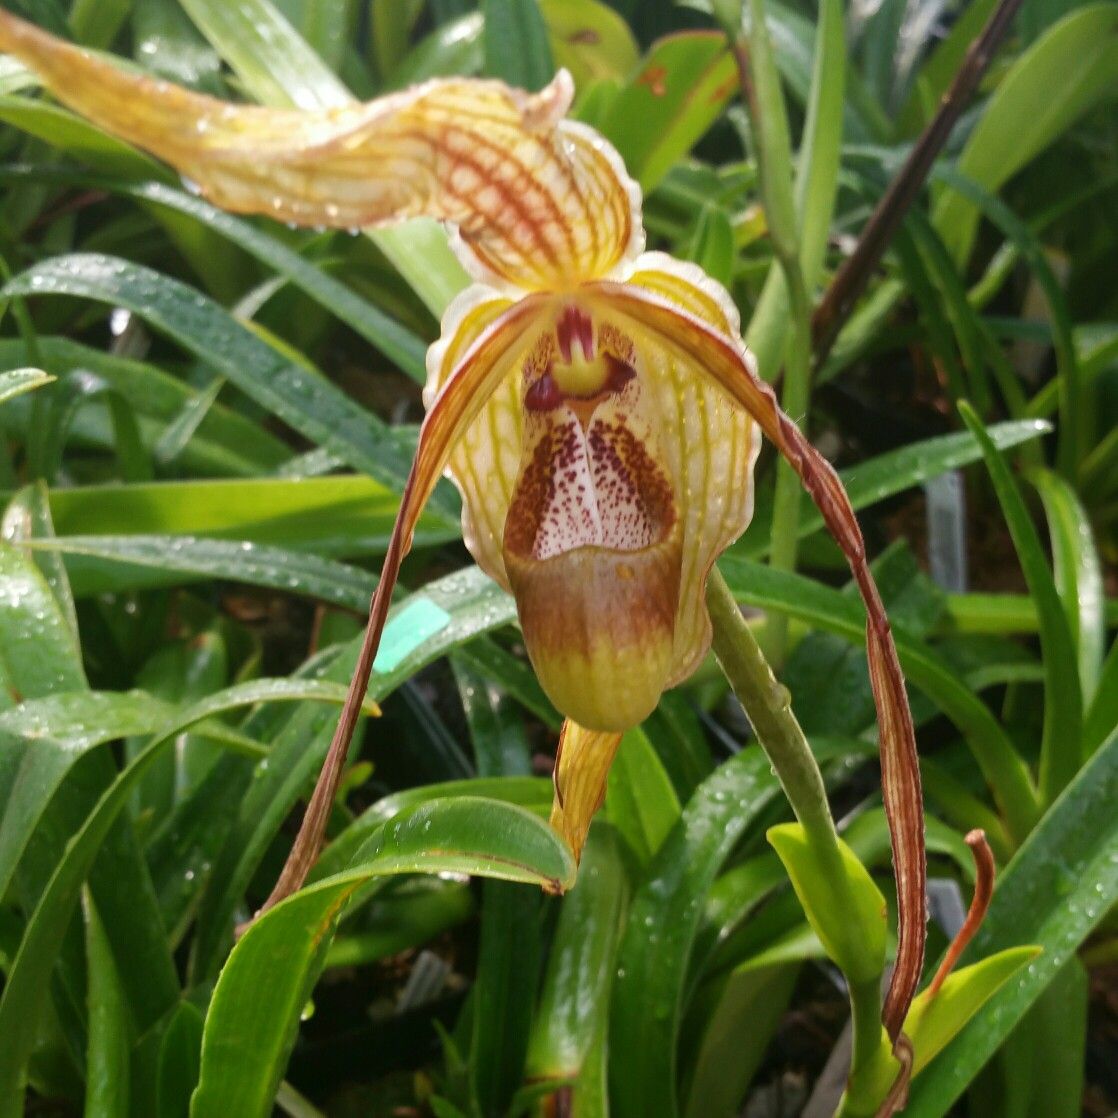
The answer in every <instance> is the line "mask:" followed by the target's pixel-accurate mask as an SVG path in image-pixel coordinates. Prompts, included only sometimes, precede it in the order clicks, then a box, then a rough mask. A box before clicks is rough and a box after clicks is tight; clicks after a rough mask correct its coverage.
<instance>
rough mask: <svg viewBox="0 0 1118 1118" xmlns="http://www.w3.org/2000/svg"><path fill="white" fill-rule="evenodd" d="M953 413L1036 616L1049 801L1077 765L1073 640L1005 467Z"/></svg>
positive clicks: (966, 411) (1078, 711)
mask: <svg viewBox="0 0 1118 1118" xmlns="http://www.w3.org/2000/svg"><path fill="white" fill-rule="evenodd" d="M959 414H960V415H961V416H962V417H963V421H964V422H965V423H966V425H967V427H968V428H969V429H970V432H971V434H972V435H974V437H975V438H976V439H978V442H979V445H980V446H981V447H982V453H983V456H984V457H985V459H986V467H987V469H988V470H989V471H990V478H991V480H992V481H993V483H994V491H995V493H997V495H998V503H999V504H1000V505H1001V507H1002V514H1003V515H1004V516H1005V519H1006V524H1007V525H1008V526H1009V534H1010V536H1012V538H1013V546H1014V547H1015V548H1016V550H1017V556H1018V559H1019V560H1020V562H1021V570H1022V571H1023V572H1024V575H1025V581H1026V582H1027V583H1028V585H1029V593H1030V594H1031V595H1032V597H1033V600H1034V601H1035V602H1036V606H1037V614H1038V616H1039V618H1040V644H1041V653H1042V657H1043V661H1044V731H1043V737H1042V740H1041V747H1040V750H1041V752H1040V788H1041V793H1042V795H1043V796H1044V798H1045V799H1046V800H1048V801H1051V800H1053V799H1055V797H1056V795H1057V794H1058V793H1059V792H1060V790H1061V789H1062V788H1063V787H1064V785H1066V784H1067V782H1068V781H1069V780H1070V779H1071V777H1072V776H1073V775H1074V773H1075V771H1076V769H1077V768H1078V767H1079V750H1078V749H1077V748H1076V747H1075V744H1076V743H1078V742H1079V741H1080V740H1081V732H1082V726H1083V698H1082V694H1081V691H1080V685H1079V676H1078V673H1077V671H1076V664H1077V658H1076V651H1075V645H1074V644H1073V642H1072V636H1071V630H1070V628H1069V626H1068V621H1067V617H1066V616H1065V614H1064V611H1063V608H1062V606H1061V604H1060V597H1059V594H1058V593H1057V592H1056V585H1055V582H1054V581H1053V579H1052V572H1051V571H1050V570H1049V568H1048V561H1047V559H1046V558H1045V555H1044V549H1043V548H1042V547H1041V543H1040V539H1039V537H1038V536H1037V531H1036V528H1035V527H1034V525H1033V522H1032V520H1031V519H1030V517H1029V513H1028V510H1027V509H1026V508H1025V502H1024V500H1023V498H1022V497H1021V492H1020V490H1019V489H1018V488H1017V484H1016V482H1015V481H1014V480H1013V476H1012V474H1011V473H1010V471H1009V467H1008V466H1007V465H1006V463H1005V460H1004V459H1003V458H1002V456H1001V455H1000V454H999V453H998V451H997V450H996V449H995V448H994V445H993V444H992V443H991V442H990V440H989V437H988V436H987V434H986V432H985V430H984V428H983V426H982V422H981V420H979V418H978V416H976V415H975V414H974V412H973V410H972V409H971V408H970V406H969V405H968V404H967V403H965V402H960V404H959Z"/></svg>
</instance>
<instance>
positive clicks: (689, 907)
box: [609, 750, 780, 1118]
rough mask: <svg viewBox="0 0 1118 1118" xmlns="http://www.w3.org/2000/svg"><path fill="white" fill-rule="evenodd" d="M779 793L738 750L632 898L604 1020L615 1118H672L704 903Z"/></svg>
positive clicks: (705, 787)
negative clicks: (687, 987) (658, 1117)
mask: <svg viewBox="0 0 1118 1118" xmlns="http://www.w3.org/2000/svg"><path fill="white" fill-rule="evenodd" d="M779 788H780V786H779V784H778V783H777V780H776V777H775V776H773V775H772V773H771V772H770V771H769V764H768V759H767V758H766V757H765V756H764V754H763V753H761V751H760V750H745V751H743V752H741V753H739V754H738V755H737V756H736V757H733V758H732V759H731V760H729V761H727V762H726V763H725V764H724V765H722V766H721V767H720V768H719V769H716V770H715V772H714V773H713V774H712V775H711V776H710V777H708V778H707V780H705V781H704V782H703V783H702V784H701V785H700V786H699V788H698V789H697V791H696V792H695V794H694V796H693V797H692V798H691V800H690V801H689V802H688V804H687V805H686V807H685V808H684V810H683V815H682V816H681V818H680V820H679V822H678V823H677V824H676V826H675V827H674V828H673V830H672V832H671V834H670V835H669V836H668V837H667V839H666V840H665V841H664V844H663V845H662V846H661V847H660V850H659V852H658V853H657V855H656V856H655V858H654V859H653V861H652V864H651V865H650V867H649V870H648V874H647V876H646V878H645V880H644V882H643V883H642V885H641V886H640V888H639V889H638V890H637V892H636V894H635V895H634V897H633V902H632V905H631V907H630V912H629V920H628V924H627V926H626V930H625V934H624V936H623V937H622V941H621V946H620V948H619V950H618V960H617V968H618V969H617V981H616V984H615V989H614V995H613V1011H612V1014H611V1020H610V1036H609V1052H610V1063H611V1066H612V1079H613V1084H614V1096H615V1097H614V1099H613V1102H614V1104H615V1105H614V1107H613V1110H612V1112H613V1113H614V1114H615V1115H616V1116H617V1118H630V1116H632V1118H637V1116H640V1118H647V1115H649V1114H663V1115H669V1114H675V1113H676V1102H675V1100H676V1098H677V1083H676V1049H677V1039H678V1031H679V1026H680V1020H681V1017H682V1010H683V995H684V983H685V979H686V975H687V965H688V961H689V959H690V955H691V947H692V944H693V943H694V939H695V935H696V933H697V931H698V928H699V923H700V920H701V918H702V899H703V898H704V897H705V896H706V893H707V890H708V889H709V888H710V885H711V883H712V882H713V881H714V878H715V876H716V875H717V873H718V871H719V869H720V868H721V866H722V864H723V862H724V861H725V860H726V858H727V857H728V855H729V853H730V851H731V850H732V849H733V847H734V844H735V843H736V842H737V840H738V839H739V838H740V837H741V836H742V834H743V833H744V832H745V830H746V829H747V827H749V825H750V824H751V823H753V822H754V821H755V820H756V818H757V816H758V814H759V813H760V812H762V811H763V810H764V808H765V807H766V806H767V805H768V804H769V803H770V802H771V801H772V800H773V799H774V798H775V797H776V796H777V794H778V793H779Z"/></svg>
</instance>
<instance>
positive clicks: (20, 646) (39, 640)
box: [0, 543, 86, 707]
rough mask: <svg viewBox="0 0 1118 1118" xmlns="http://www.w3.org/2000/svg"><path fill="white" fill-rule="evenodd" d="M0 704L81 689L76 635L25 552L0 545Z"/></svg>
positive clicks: (6, 544) (12, 703)
mask: <svg viewBox="0 0 1118 1118" xmlns="http://www.w3.org/2000/svg"><path fill="white" fill-rule="evenodd" d="M0 681H2V682H3V685H4V692H3V694H2V695H0V706H5V707H6V706H12V705H14V704H16V703H21V702H23V701H24V700H25V699H34V698H38V697H39V696H41V695H46V694H49V693H50V692H57V691H78V690H81V689H83V688H84V687H85V685H86V683H85V672H84V670H83V669H82V661H81V652H80V650H79V649H78V646H77V636H76V634H75V633H73V632H72V631H71V629H70V627H69V626H68V625H67V624H66V620H65V618H64V617H63V615H62V614H61V612H60V611H59V610H58V609H57V608H56V605H55V599H54V595H53V594H52V593H51V588H50V586H49V585H48V583H47V581H46V579H45V578H44V577H43V575H42V573H41V572H40V570H39V568H38V567H37V566H36V565H35V563H34V561H33V560H32V559H31V558H30V556H29V555H28V554H27V552H26V551H25V550H23V549H22V548H18V547H13V546H12V545H11V544H8V543H0Z"/></svg>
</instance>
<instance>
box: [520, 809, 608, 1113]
mask: <svg viewBox="0 0 1118 1118" xmlns="http://www.w3.org/2000/svg"><path fill="white" fill-rule="evenodd" d="M628 900H629V882H628V879H627V877H626V873H625V866H624V861H623V858H622V854H621V848H620V844H619V843H618V840H617V835H616V834H615V832H614V831H613V830H612V828H611V827H609V826H608V825H604V824H603V823H601V822H599V823H595V824H594V826H593V827H592V828H591V830H590V835H589V838H588V840H587V843H586V848H585V849H584V850H583V852H582V861H581V863H580V865H579V873H578V888H577V889H573V890H572V891H571V892H570V893H569V894H568V895H567V896H566V897H564V898H563V907H562V910H561V911H560V913H559V923H558V925H557V926H556V929H555V936H554V938H553V940H552V943H551V950H550V952H549V954H548V964H547V970H546V973H545V976H544V984H543V991H542V993H541V994H540V1000H539V1005H538V1008H537V1010H536V1014H535V1019H534V1022H533V1026H532V1035H531V1039H530V1041H529V1045H528V1059H527V1063H526V1066H525V1069H524V1074H525V1078H526V1079H528V1080H530V1081H536V1080H544V1081H547V1080H550V1081H553V1082H554V1081H557V1080H558V1081H562V1080H565V1079H568V1078H571V1079H574V1081H575V1085H574V1094H575V1095H576V1096H579V1097H578V1098H577V1100H576V1102H575V1113H578V1114H585V1113H593V1112H594V1111H595V1105H594V1104H590V1103H589V1100H587V1099H586V1098H585V1097H584V1096H586V1095H589V1094H590V1093H592V1092H595V1088H597V1091H598V1092H600V1093H599V1094H598V1095H597V1099H596V1106H597V1108H598V1109H599V1112H601V1113H606V1110H607V1105H608V1104H607V1100H606V1099H605V1098H604V1097H603V1096H604V1090H603V1089H604V1087H605V1082H604V1080H605V1075H604V1074H603V1073H604V1070H605V1069H604V1068H602V1069H597V1074H596V1073H595V1071H596V1069H592V1068H589V1067H587V1061H588V1060H589V1059H591V1058H592V1057H593V1055H594V1052H595V1049H596V1048H597V1049H598V1052H599V1055H600V1054H601V1047H600V1045H601V1042H602V1040H603V1039H604V1037H605V1034H606V1032H607V1031H608V1027H609V1005H610V989H611V987H612V985H613V976H614V971H615V955H616V951H617V942H618V939H619V938H620V935H621V929H622V927H623V925H624V916H625V910H626V907H627V905H628ZM601 1062H602V1063H603V1064H604V1062H605V1061H604V1060H602V1061H601Z"/></svg>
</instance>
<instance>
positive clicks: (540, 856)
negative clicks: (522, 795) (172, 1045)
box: [191, 797, 575, 1118]
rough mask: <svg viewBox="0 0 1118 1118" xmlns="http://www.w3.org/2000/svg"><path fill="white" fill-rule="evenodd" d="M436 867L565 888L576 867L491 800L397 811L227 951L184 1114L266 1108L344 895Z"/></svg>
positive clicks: (541, 833) (521, 816)
mask: <svg viewBox="0 0 1118 1118" xmlns="http://www.w3.org/2000/svg"><path fill="white" fill-rule="evenodd" d="M440 872H442V873H468V874H475V875H481V876H485V877H494V878H499V879H503V880H506V881H519V882H527V883H531V884H536V885H548V886H558V885H569V884H571V882H572V881H573V880H574V873H575V870H574V866H573V864H572V862H571V858H570V853H569V851H568V850H567V849H566V846H565V845H564V844H563V842H562V841H561V840H560V839H559V838H558V837H557V836H556V835H555V833H554V832H553V831H552V830H551V829H550V828H549V827H548V826H547V824H545V823H543V822H542V821H540V820H539V819H537V818H536V817H535V816H533V815H530V814H529V813H527V812H525V811H523V810H521V809H519V808H516V807H512V806H510V805H508V804H503V803H500V802H499V801H494V800H484V799H476V798H472V797H457V798H455V799H444V800H434V801H432V802H430V803H428V804H425V805H422V806H420V807H417V808H415V809H413V810H411V811H409V812H406V813H404V814H402V815H400V816H397V817H396V819H395V820H393V821H392V822H391V823H389V824H386V825H385V826H384V827H383V828H382V829H381V830H380V831H379V832H377V834H375V835H374V836H373V837H372V838H371V839H370V840H369V841H368V842H367V843H366V844H365V846H363V847H362V848H361V851H360V852H359V854H358V856H357V859H356V862H355V864H354V865H353V866H352V867H351V868H350V869H349V870H347V871H346V872H344V873H341V874H337V875H335V876H333V877H329V878H327V879H325V880H324V881H320V882H317V883H316V884H314V885H311V886H309V887H308V888H306V889H304V890H303V891H301V892H299V893H296V894H295V895H294V896H293V897H289V898H288V899H287V900H285V901H284V902H282V903H281V904H279V905H277V906H276V907H275V908H274V909H272V910H271V911H269V912H267V913H265V915H264V916H262V917H261V918H260V919H259V920H257V921H256V922H255V923H254V924H253V925H252V927H250V928H249V930H248V932H246V934H245V935H244V936H243V937H242V938H241V940H240V941H239V942H238V944H237V946H236V947H235V948H234V949H233V953H232V954H231V955H230V956H229V960H228V962H227V963H226V965H225V967H224V968H223V969H222V972H221V975H220V977H219V979H218V983H217V987H216V988H215V990H214V995H213V999H212V1001H211V1003H210V1011H209V1014H208V1016H207V1018H206V1029H205V1034H204V1037H203V1042H202V1074H201V1079H200V1082H199V1085H198V1090H197V1091H196V1092H195V1094H194V1098H193V1100H192V1103H191V1115H192V1118H210V1116H211V1115H212V1116H217V1115H221V1116H222V1118H224V1116H225V1115H228V1114H230V1113H235V1114H237V1115H239V1116H243V1118H253V1116H254V1115H267V1114H270V1113H271V1110H272V1100H273V1097H274V1095H275V1091H276V1088H277V1086H278V1085H279V1081H280V1078H281V1077H282V1075H283V1069H284V1065H285V1063H286V1058H287V1053H288V1051H289V1050H290V1046H291V1043H292V1042H293V1040H294V1035H295V1030H296V1028H297V1027H298V1020H299V1014H300V1013H301V1012H302V1009H303V1007H304V1005H305V1004H306V1002H307V999H308V997H309V996H310V992H311V989H312V987H313V985H314V981H315V978H316V977H317V975H318V972H319V970H320V969H321V965H322V961H323V957H324V954H325V948H326V945H327V943H328V941H329V938H330V935H331V934H332V928H333V923H334V921H335V919H336V918H337V916H338V915H339V914H340V912H341V910H342V908H343V907H344V905H345V904H346V902H347V901H348V899H349V898H350V897H351V896H352V895H353V893H354V892H355V891H356V890H357V889H358V888H359V887H360V886H361V885H363V884H365V883H366V882H368V881H370V880H371V879H372V878H375V877H378V876H382V875H385V874H399V873H440Z"/></svg>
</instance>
